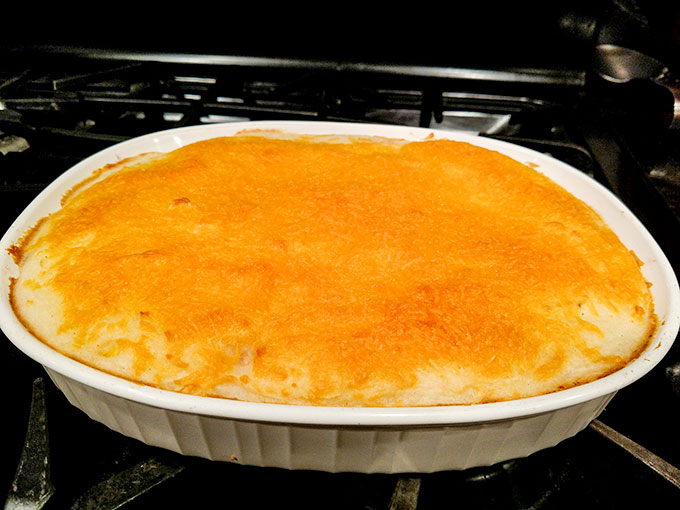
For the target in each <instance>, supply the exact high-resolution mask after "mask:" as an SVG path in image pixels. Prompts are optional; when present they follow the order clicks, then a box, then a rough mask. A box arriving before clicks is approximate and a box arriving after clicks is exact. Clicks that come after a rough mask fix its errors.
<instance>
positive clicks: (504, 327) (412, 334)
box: [11, 134, 656, 406]
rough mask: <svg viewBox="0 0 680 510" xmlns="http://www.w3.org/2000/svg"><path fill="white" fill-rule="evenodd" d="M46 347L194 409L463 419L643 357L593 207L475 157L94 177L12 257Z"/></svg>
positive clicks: (638, 312) (230, 143)
mask: <svg viewBox="0 0 680 510" xmlns="http://www.w3.org/2000/svg"><path fill="white" fill-rule="evenodd" d="M12 253H13V255H14V257H15V260H16V261H17V263H18V264H19V267H20V276H19V277H18V278H17V279H16V280H15V281H14V283H13V285H12V289H11V299H12V304H13V307H14V310H15V313H16V314H17V316H18V317H19V318H20V320H21V321H22V322H23V323H24V324H25V325H26V327H27V328H29V329H30V331H31V332H32V333H33V334H34V335H35V336H36V337H38V338H39V339H41V340H42V341H43V342H45V343H46V344H48V345H50V346H51V347H53V348H54V349H56V350H58V351H59V352H61V353H63V354H65V355H67V356H70V357H72V358H74V359H76V360H79V361H82V362H84V363H86V364H88V365H91V366H93V367H95V368H98V369H100V370H102V371H105V372H108V373H111V374H115V375H118V376H121V377H124V378H126V379H129V380H132V381H136V382H139V383H142V384H146V385H151V386H156V387H160V388H164V389H168V390H172V391H177V392H184V393H190V394H195V395H203V396H219V397H224V398H232V399H242V400H250V401H258V402H279V403H289V404H311V405H340V406H405V405H418V406H422V405H445V404H475V403H483V402H492V401H502V400H508V399H516V398H522V397H528V396H533V395H539V394H544V393H547V392H553V391H556V390H559V389H562V388H567V387H571V386H574V385H577V384H582V383H585V382H588V381H592V380H594V379H597V378H600V377H602V376H604V375H607V374H609V373H611V372H613V371H615V370H618V369H620V368H621V367H623V366H625V365H626V364H627V363H629V362H630V361H631V360H632V359H634V358H635V357H636V356H638V355H639V353H640V352H641V350H643V349H644V348H645V347H646V345H647V344H648V342H649V340H650V338H651V336H652V335H653V333H654V330H655V326H656V318H655V315H654V308H653V302H652V298H651V295H650V292H649V288H648V287H649V286H648V284H647V282H646V281H645V279H644V278H643V276H642V274H641V271H640V263H639V260H638V259H637V258H636V256H635V255H634V254H633V253H631V252H630V251H629V250H628V249H627V248H626V247H625V246H624V245H623V244H622V243H621V242H620V241H619V239H618V238H617V236H616V235H615V234H614V233H613V232H612V231H611V230H610V229H609V228H608V227H607V226H606V225H605V224H604V223H603V221H602V220H601V219H600V217H599V216H598V215H597V214H596V213H595V212H594V211H593V210H592V209H591V208H590V207H588V206H587V205H585V204H584V203H582V202H581V201H579V200H577V199H576V198H574V197H573V196H572V195H570V194H569V193H567V192H566V191H565V190H563V189H562V188H560V187H559V186H557V185H556V184H554V183H553V182H551V181H550V180H549V179H547V178H546V177H544V176H542V175H541V174H540V173H538V172H537V171H535V170H533V169H531V168H529V167H527V166H525V165H523V164H520V163H518V162H516V161H514V160H512V159H510V158H509V157H506V156H504V155H501V154H500V153H497V152H494V151H490V150H486V149H483V148H479V147H476V146H473V145H470V144H467V143H462V142H454V141H437V140H429V141H422V142H411V143H406V142H403V141H396V140H394V141H391V140H379V139H368V138H366V139H359V138H356V139H337V140H335V139H328V138H324V137H280V138H279V137H276V136H260V135H258V134H251V135H243V136H235V137H226V138H216V139H211V140H207V141H203V142H199V143H195V144H192V145H189V146H186V147H183V148H181V149H178V150H176V151H174V152H171V153H169V154H167V155H151V156H146V157H145V158H144V159H142V160H139V161H138V160H135V159H132V160H130V161H127V162H125V164H121V165H117V166H116V167H115V168H106V169H105V171H101V172H98V173H97V174H96V175H95V176H93V178H92V179H89V180H87V181H86V184H83V185H82V186H79V187H77V188H75V189H74V190H73V192H71V193H69V194H68V195H67V196H66V197H65V200H64V201H63V207H62V208H61V209H60V210H59V211H57V212H55V213H54V214H52V215H50V216H49V217H47V218H46V219H44V220H43V221H41V222H40V223H39V224H38V225H36V227H35V229H34V230H32V231H31V232H30V233H28V234H27V235H26V236H25V237H24V238H23V239H22V241H21V242H20V243H18V244H17V245H16V246H15V247H13V248H12Z"/></svg>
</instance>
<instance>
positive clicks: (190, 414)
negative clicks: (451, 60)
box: [0, 122, 680, 473]
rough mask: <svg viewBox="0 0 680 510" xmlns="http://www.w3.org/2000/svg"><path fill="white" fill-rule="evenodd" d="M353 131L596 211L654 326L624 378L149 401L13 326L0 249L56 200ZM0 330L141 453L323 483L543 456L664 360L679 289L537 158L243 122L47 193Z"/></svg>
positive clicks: (141, 144) (127, 151) (621, 221)
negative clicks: (215, 153)
mask: <svg viewBox="0 0 680 510" xmlns="http://www.w3.org/2000/svg"><path fill="white" fill-rule="evenodd" d="M252 128H260V129H278V130H282V131H285V132H292V133H310V134H365V135H379V136H387V137H393V138H404V139H409V140H421V139H424V138H426V137H435V138H451V139H456V140H462V141H467V142H470V143H473V144H476V145H480V146H483V147H486V148H489V149H493V150H497V151H499V152H502V153H505V154H507V155H509V156H511V157H513V158H515V159H516V160H518V161H520V162H522V163H526V164H529V165H531V166H532V167H534V168H536V169H537V170H538V171H540V172H543V173H544V174H546V175H548V176H549V177H550V178H552V179H553V180H554V181H556V182H557V183H558V184H560V185H562V186H563V187H564V188H566V189H567V190H569V191H570V192H571V193H573V194H574V195H576V196H577V197H579V198H580V199H582V200H583V201H585V202H586V203H588V204H589V205H591V206H592V207H593V208H594V209H595V210H597V211H598V212H599V213H600V215H601V216H602V217H603V218H604V219H605V221H606V222H607V223H608V224H609V225H610V226H611V228H612V229H613V230H614V231H615V232H616V233H617V234H618V235H619V237H620V238H621V240H622V241H623V242H624V243H625V244H626V245H627V246H628V247H629V248H631V249H633V250H634V251H635V253H636V254H637V256H638V257H639V258H640V259H642V261H643V262H644V266H643V271H644V273H645V276H646V278H647V279H648V281H650V282H651V283H652V284H653V286H652V292H653V295H654V300H655V306H656V312H657V314H658V316H659V323H660V328H659V330H658V332H657V334H656V336H655V338H654V341H653V342H652V343H651V344H650V346H649V348H648V349H647V350H646V351H645V352H643V353H642V355H641V356H640V357H639V358H638V359H636V360H635V361H634V362H632V363H631V364H629V365H628V366H627V367H625V368H624V369H622V370H620V371H618V372H616V373H614V374H611V375H609V376H607V377H604V378H602V379H600V380H597V381H594V382H592V383H589V384H584V385H582V386H578V387H575V388H571V389H568V390H564V391H560V392H557V393H553V394H549V395H543V396H538V397H533V398H526V399H521V400H515V401H510V402H499V403H490V404H483V405H471V406H441V407H422V408H391V409H387V408H335V407H310V406H290V405H278V404H260V403H249V402H237V401H230V400H224V399H218V398H206V397H196V396H191V395H183V394H177V393H173V392H169V391H164V390H159V389H155V388H150V387H146V386H141V385H138V384H134V383H131V382H129V381H126V380H123V379H119V378H117V377H113V376H111V375H108V374H104V373H102V372H99V371H97V370H94V369H92V368H90V367H88V366H85V365H83V364H80V363H78V362H76V361H73V360H72V359H69V358H67V357H64V356H62V355H60V354H58V353H57V352H55V351H53V350H52V349H50V348H49V347H47V346H46V345H45V344H43V343H42V342H40V341H38V340H37V339H36V338H34V337H33V336H32V335H31V334H30V333H28V331H27V330H26V329H25V328H24V327H23V326H22V325H21V323H20V322H19V321H18V320H17V319H16V317H15V316H14V314H13V312H12V309H11V307H10V305H9V302H8V292H7V289H8V285H9V282H10V279H11V277H12V276H13V275H16V272H17V268H16V266H15V264H14V262H13V260H12V258H11V257H10V256H9V255H8V253H7V249H8V248H9V247H10V246H12V245H13V244H15V243H16V242H17V241H18V239H20V237H21V236H22V235H23V234H24V233H25V232H26V231H27V230H28V229H29V228H30V227H31V226H33V225H34V224H35V223H36V222H37V221H38V220H39V219H40V218H42V217H44V216H45V215H47V214H48V213H50V212H51V211H54V210H56V209H57V208H58V207H59V201H60V199H61V197H62V195H63V194H64V192H65V191H66V190H68V189H69V188H71V187H72V186H73V185H75V184H76V183H78V182H79V181H81V180H82V179H84V178H85V177H88V176H89V175H90V174H91V173H92V171H94V170H96V169H98V168H100V167H102V166H104V165H106V164H109V163H115V162H117V161H120V160H122V159H124V158H126V157H130V156H134V155H137V154H139V153H143V152H149V151H161V152H166V151H170V150H173V149H175V148H178V147H181V146H183V145H186V144H188V143H191V142H194V141H197V140H201V139H205V138H212V137H215V136H229V135H232V134H234V133H237V132H239V131H241V130H243V129H252ZM1 247H2V253H3V257H4V258H3V260H2V267H1V271H2V274H1V275H0V282H1V285H2V286H3V288H4V289H5V291H4V292H3V293H2V297H1V298H0V326H1V327H2V330H3V331H4V332H5V334H6V335H7V337H8V338H9V339H10V340H11V341H12V342H13V343H14V344H15V345H16V346H17V347H18V348H19V349H20V350H22V351H23V352H24V353H25V354H26V355H28V356H30V357H31V358H33V359H34V360H36V361H38V362H39V363H41V364H42V365H43V366H44V367H45V369H46V370H47V372H48V374H49V375H50V377H51V378H52V380H53V381H54V383H55V384H56V385H57V386H58V387H59V388H60V389H61V390H62V391H63V392H64V394H65V395H66V397H67V398H68V399H69V401H70V402H71V403H72V404H73V405H75V406H76V407H78V408H80V409H82V410H83V411H84V412H85V413H87V415H89V416H90V417H91V418H92V419H94V420H97V421H99V422H102V423H104V424H106V425H107V426H109V427H110V428H112V429H114V430H116V431H119V432H121V433H123V434H125V435H128V436H131V437H134V438H137V439H139V440H141V441H143V442H145V443H148V444H151V445H154V446H160V447H164V448H168V449H171V450H174V451H177V452H180V453H182V454H186V455H195V456H201V457H206V458H209V459H215V460H222V461H232V462H238V463H243V464H248V465H258V466H271V467H281V468H290V469H313V470H323V471H331V472H343V471H356V472H384V473H397V472H433V471H440V470H450V469H466V468H470V467H474V466H482V465H491V464H494V463H496V462H501V461H504V460H508V459H512V458H518V457H524V456H527V455H529V454H531V453H533V452H535V451H538V450H541V449H544V448H548V447H551V446H554V445H555V444H557V443H559V442H560V441H562V440H564V439H566V438H569V437H571V436H573V435H574V434H576V433H577V432H579V431H580V430H582V429H584V428H585V427H586V426H587V425H588V423H590V421H591V420H593V419H594V418H595V417H597V416H598V414H599V413H600V412H601V411H602V410H603V408H604V407H605V405H606V404H607V403H608V402H609V400H610V399H611V398H612V397H613V396H614V394H615V393H616V391H617V390H619V389H620V388H622V387H624V386H626V385H628V384H631V383H633V382H634V381H636V380H637V379H639V378H640V377H642V376H643V375H644V374H646V373H647V372H649V371H650V370H651V369H652V368H653V367H654V366H655V365H656V364H657V363H658V362H659V361H660V360H661V359H662V358H663V357H664V355H665V354H666V353H667V352H668V350H669V348H670V347H671V344H672V343H673V341H674V340H675V338H676V335H677V332H678V325H679V323H680V292H679V290H678V282H677V279H676V277H675V274H674V273H673V269H672V267H671V266H670V264H669V262H668V260H667V259H666V257H665V256H664V254H663V253H662V251H661V250H660V248H659V247H658V245H657V244H656V242H655V241H654V240H653V239H652V237H651V236H650V235H649V233H648V232H647V231H646V230H645V228H644V227H643V226H642V225H641V223H640V222H639V221H638V220H637V219H636V218H635V217H634V216H633V215H632V214H631V212H630V211H629V210H628V209H627V208H626V207H625V206H624V205H623V204H622V203H621V202H620V201H619V200H618V199H617V198H616V197H615V196H614V195H612V194H611V193H610V192H609V191H607V190H606V189H605V188H603V187H602V186H600V185H599V184H598V183H596V182H595V181H593V180H592V179H590V178H589V177H587V176H585V175H584V174H583V173H582V172H580V171H578V170H576V169H573V168H571V167H569V166H568V165H565V164H564V163H561V162H559V161H556V160H555V159H552V158H551V157H549V156H546V155H544V154H541V153H538V152H534V151H531V150H528V149H525V148H522V147H517V146H514V145H511V144H507V143H503V142H499V141H495V140H490V139H485V138H480V137H475V136H470V135H466V134H460V133H452V132H445V131H433V130H428V129H419V128H410V127H399V126H384V125H366V124H340V123H327V122H253V123H230V124H218V125H210V126H196V127H187V128H180V129H173V130H169V131H164V132H159V133H153V134H149V135H146V136H142V137H140V138H136V139H133V140H129V141H127V142H123V143H121V144H118V145H115V146H113V147H110V148H108V149H106V150H104V151H102V152H99V153H97V154H95V155H93V156H91V157H90V158H88V159H86V160H84V161H83V162H81V163H79V164H78V165H76V166H75V167H73V168H71V169H70V170H68V171H67V172H65V173H64V174H63V175H62V176H60V177H59V178H58V179H57V180H56V181H55V182H54V183H52V184H51V185H50V186H49V187H48V188H46V189H45V190H44V191H43V192H42V193H41V194H40V195H39V196H38V197H37V198H36V199H35V200H34V201H33V202H32V203H31V204H30V205H29V206H28V207H27V208H26V210H25V211H24V212H23V213H22V214H21V215H20V216H19V218H18V219H17V220H16V221H15V222H14V224H13V225H12V226H11V228H10V229H9V230H8V232H7V233H6V234H5V236H4V237H3V238H2V241H1Z"/></svg>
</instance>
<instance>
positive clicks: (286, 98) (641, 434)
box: [0, 2, 680, 510]
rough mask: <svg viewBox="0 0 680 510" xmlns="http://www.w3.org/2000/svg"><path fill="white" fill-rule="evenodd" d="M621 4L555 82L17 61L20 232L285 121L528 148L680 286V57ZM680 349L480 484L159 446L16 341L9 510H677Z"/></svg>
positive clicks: (466, 71) (591, 27) (459, 64)
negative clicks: (136, 160) (677, 75)
mask: <svg viewBox="0 0 680 510" xmlns="http://www.w3.org/2000/svg"><path fill="white" fill-rule="evenodd" d="M603 3H604V4H606V5H607V6H608V9H603V10H601V11H597V12H596V13H591V12H590V11H588V10H586V11H585V12H580V11H569V10H568V9H567V10H566V11H565V12H560V13H559V14H557V13H552V12H551V14H550V16H552V17H551V18H550V21H551V22H554V23H553V25H551V26H554V27H555V28H554V32H555V33H557V34H559V36H560V41H561V44H562V46H561V48H563V49H564V48H567V50H566V51H565V52H564V53H565V54H568V55H569V57H570V58H569V59H561V60H560V59H554V61H553V62H552V63H551V65H544V64H545V62H544V61H542V60H541V59H540V58H538V59H534V60H531V59H529V60H528V61H527V62H524V63H523V62H517V63H513V64H512V65H499V63H498V62H489V61H487V60H484V59H483V58H481V57H480V58H479V59H478V60H475V58H468V59H463V60H464V61H457V60H455V59H452V60H447V59H446V58H440V59H439V60H437V59H421V60H418V59H410V60H409V59H396V58H389V57H387V56H386V55H384V54H381V55H369V56H367V57H366V58H365V59H361V58H358V57H357V58H355V57H351V58H350V57H345V58H343V57H340V56H338V55H337V54H334V53H333V52H329V53H328V55H325V56H324V54H323V51H322V50H318V51H317V52H315V53H314V54H313V55H301V54H298V53H295V52H291V53H290V55H274V54H272V53H270V54H267V53H266V52H253V53H252V54H248V53H247V51H232V52H228V51H223V49H222V48H221V49H220V51H216V50H215V48H213V50H214V51H210V49H211V48H209V47H208V48H206V46H209V45H208V44H207V43H206V44H204V45H203V46H201V47H200V48H193V50H194V51H176V50H175V48H171V47H170V45H168V47H167V48H165V51H163V49H162V48H160V49H159V48H153V49H150V48H149V47H143V45H141V44H140V45H137V46H134V45H132V46H134V47H130V45H128V46H126V47H121V46H107V45H106V44H105V43H104V42H99V41H97V42H96V43H94V44H87V43H83V42H82V41H80V42H78V43H74V41H71V40H65V41H59V44H47V43H46V42H45V41H40V42H39V43H38V44H11V43H8V44H5V46H2V47H0V52H1V53H0V153H1V154H0V172H1V178H2V179H1V182H0V196H1V198H2V200H1V202H0V207H2V214H1V216H0V217H1V218H2V225H3V230H2V231H3V232H5V231H6V230H7V229H8V228H9V227H10V225H11V224H12V222H13V221H14V220H15V219H16V217H17V216H18V215H19V214H20V213H21V212H22V210H23V209H24V208H25V207H26V206H27V205H28V204H29V203H30V202H31V201H32V200H33V199H34V198H35V197H36V196H37V195H38V194H39V193H40V192H41V191H42V190H43V189H44V188H45V187H46V186H47V185H48V184H50V183H51V182H52V181H53V180H54V179H56V178H57V177H58V176H60V175H61V174H62V173H63V172H65V171H66V170H68V169H69V168H71V167H72V166H74V165H76V164H77V163H79V162H81V161H82V160H83V159H85V158H87V157H89V156H91V155H93V154H95V153H97V152H99V151H102V150H104V149H106V148H109V147H112V146H114V145H115V144H118V143H121V142H125V141H127V140H131V139H133V138H135V137H139V136H142V135H146V134H149V133H155V132H159V131H163V130H167V129H173V128H183V127H189V126H210V125H221V124H224V123H234V122H247V121H271V120H277V121H309V122H319V121H327V122H328V121H330V122H342V123H351V124H365V125H373V124H378V125H397V126H407V127H414V128H430V129H437V130H444V131H450V132H460V133H464V134H466V135H474V136H479V137H482V138H484V139H488V140H496V141H499V142H509V143H511V144H515V145H518V146H521V147H524V148H527V149H531V150H533V151H537V152H539V153H541V154H544V155H547V156H549V157H551V158H555V159H556V160H559V161H561V162H564V163H566V164H568V165H570V166H571V167H574V168H576V169H578V170H579V171H581V172H583V173H584V174H586V175H587V176H589V177H590V178H592V179H594V180H595V181H597V182H599V183H600V184H601V185H603V186H604V187H606V188H608V189H609V190H611V191H612V192H613V193H614V194H615V195H616V196H617V197H618V198H619V199H620V200H621V201H622V202H623V203H624V204H625V205H626V206H627V207H628V208H629V209H630V210H631V211H632V212H633V213H634V214H635V215H636V216H637V217H638V218H639V220H640V221H641V222H642V224H643V225H644V226H645V227H646V229H647V230H648V231H649V232H650V233H651V235H652V236H653V237H654V239H655V240H656V242H657V243H658V244H659V246H660V247H661V249H662V250H663V252H664V254H665V256H666V257H667V258H668V260H669V262H670V265H671V266H672V267H673V268H674V269H675V272H676V273H677V272H678V271H679V270H680V249H679V246H678V244H679V243H678V242H677V240H678V237H679V235H680V86H679V85H678V84H677V82H675V81H674V75H673V72H674V66H678V65H680V61H677V60H679V59H677V56H676V62H673V56H674V55H675V53H674V50H675V51H677V47H678V46H680V42H678V40H677V35H676V36H675V37H676V39H673V34H670V35H667V33H666V32H659V31H658V30H657V31H656V32H654V35H655V37H657V38H656V39H655V38H654V37H652V36H650V35H649V34H650V32H652V31H653V29H652V27H656V26H655V25H654V21H656V19H655V18H651V19H649V18H644V17H643V14H641V13H638V12H635V13H631V12H630V11H629V10H627V9H624V8H623V7H621V4H620V3H617V2H612V4H611V5H609V4H608V2H603ZM676 14H677V13H676ZM553 17H554V18H553ZM677 22H680V16H679V17H678V20H676V23H677ZM546 23H547V22H546ZM659 34H661V35H662V36H663V37H662V36H659ZM518 44H520V43H519V42H518ZM546 44H547V43H546ZM674 44H675V45H677V46H675V45H674ZM507 51H508V52H509V51H510V49H507ZM539 56H540V55H538V56H537V55H534V57H539ZM404 60H407V61H404ZM435 60H436V61H435ZM678 72H680V71H678ZM676 103H677V104H676ZM676 116H677V117H676ZM675 313H676V315H677V311H676V312H675ZM3 339H4V338H3ZM679 348H680V347H679V346H677V345H676V346H674V347H673V348H671V349H670V351H669V352H668V354H667V355H666V356H665V357H664V358H663V360H661V362H660V363H659V364H658V365H657V366H656V367H654V369H653V370H651V372H650V373H649V374H647V375H645V376H644V377H643V378H642V379H641V380H639V381H636V382H635V383H634V384H632V385H630V386H627V387H625V388H623V389H621V390H620V391H619V392H618V393H617V395H616V396H615V397H614V398H613V399H612V400H611V401H610V402H608V403H607V405H606V407H605V408H604V410H603V411H602V413H601V414H600V415H599V417H598V418H597V420H595V421H593V422H592V423H591V424H590V425H589V426H588V427H587V428H586V429H585V430H583V431H581V432H578V433H577V434H576V435H574V436H573V437H570V438H568V439H565V440H564V441H561V442H560V443H559V444H557V445H556V446H553V447H551V448H546V449H541V450H540V451H537V452H536V453H533V454H531V455H530V456H528V457H524V458H518V459H509V460H503V461H501V462H498V463H495V464H493V465H490V466H477V467H472V468H469V469H464V470H446V471H436V472H432V473H419V472H418V471H417V470H414V471H413V472H402V473H371V474H367V473H355V472H338V473H330V472H323V471H315V470H289V469H282V468H279V467H259V466H248V465H241V464H239V462H238V459H232V460H234V462H216V461H211V460H207V459H203V458H199V457H193V456H185V455H181V454H178V453H175V452H173V451H171V450H169V449H165V448H160V447H157V446H149V445H147V444H145V443H144V442H143V441H139V440H138V439H135V438H130V437H127V436H126V435H123V434H120V433H118V432H116V431H113V430H110V429H109V428H108V427H106V426H105V425H103V424H101V423H99V422H98V421H95V420H92V419H91V418H90V417H88V416H87V415H86V414H84V413H83V412H82V411H81V410H80V409H78V408H77V407H75V406H73V405H71V403H69V402H68V401H67V399H66V398H65V397H64V395H63V394H62V392H61V391H60V390H59V389H57V387H55V385H54V384H53V383H52V382H51V380H50V377H49V376H48V375H47V374H46V373H45V370H44V369H43V367H42V366H41V365H40V364H38V363H36V362H34V361H32V360H31V359H30V358H29V357H27V356H26V355H24V354H23V353H22V352H21V351H19V349H17V348H16V347H15V346H14V345H13V344H12V343H11V342H9V341H8V340H7V339H4V341H3V342H1V343H0V349H1V352H2V359H3V361H4V367H5V368H4V370H3V371H2V386H3V388H5V391H4V394H3V397H4V400H5V412H4V414H3V423H4V425H5V433H4V438H5V439H4V445H5V446H4V454H3V457H2V462H1V463H0V480H1V481H2V484H1V486H0V491H4V492H5V494H6V495H7V498H8V499H7V506H6V508H19V507H20V506H19V503H18V502H22V503H23V504H25V505H26V506H23V507H22V508H40V507H41V505H44V508H48V509H49V508H101V509H105V508H131V509H132V508H148V507H150V506H156V505H158V506H160V505H164V506H168V507H171V508H185V507H201V506H208V505H210V506H214V505H215V504H216V503H219V504H224V505H225V506H226V505H227V504H229V505H231V506H234V507H236V508H260V507H267V506H279V505H281V504H291V505H294V506H295V507H297V508H319V507H323V508H329V509H332V508H338V509H340V508H342V509H354V508H356V509H415V508H418V509H421V510H424V509H438V508H466V509H472V508H479V509H490V508H512V509H529V508H532V509H538V508H546V509H551V508H574V507H578V508H626V507H631V506H632V505H643V504H644V505H646V506H651V507H662V506H661V505H662V504H663V505H665V504H669V502H675V504H677V502H679V501H680V475H679V471H678V469H677V467H674V466H680V439H679V438H678V433H677V424H678V423H680V351H679ZM13 505H14V506H13Z"/></svg>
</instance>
